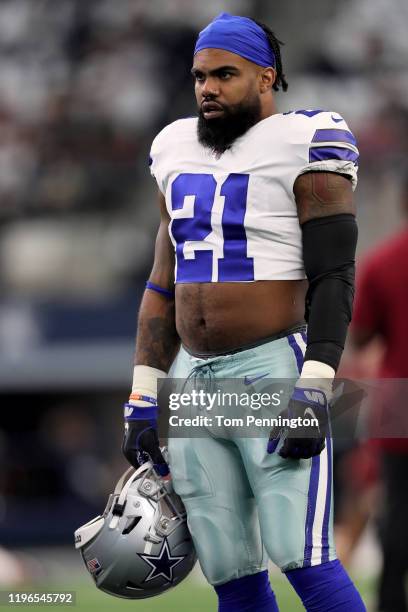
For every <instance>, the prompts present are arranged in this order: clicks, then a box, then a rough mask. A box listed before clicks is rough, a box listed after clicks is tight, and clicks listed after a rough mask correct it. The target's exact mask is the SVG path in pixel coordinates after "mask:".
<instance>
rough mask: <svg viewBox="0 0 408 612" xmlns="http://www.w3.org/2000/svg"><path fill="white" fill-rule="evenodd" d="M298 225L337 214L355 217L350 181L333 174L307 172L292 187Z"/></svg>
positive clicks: (340, 175) (342, 176)
mask: <svg viewBox="0 0 408 612" xmlns="http://www.w3.org/2000/svg"><path fill="white" fill-rule="evenodd" d="M293 191H294V194H295V199H296V205H297V209H298V216H299V223H300V225H302V224H303V223H306V221H310V220H311V219H316V218H319V217H329V216H331V215H339V214H344V213H347V214H353V215H355V206H354V204H353V190H352V186H351V181H350V180H349V179H348V178H347V177H346V176H344V175H342V174H336V173H334V172H307V173H306V174H302V175H301V176H299V177H298V178H297V179H296V181H295V185H294V189H293Z"/></svg>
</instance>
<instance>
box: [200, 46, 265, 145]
mask: <svg viewBox="0 0 408 612" xmlns="http://www.w3.org/2000/svg"><path fill="white" fill-rule="evenodd" d="M260 71H261V69H260V68H259V67H258V66H256V65H255V64H252V62H248V61H247V60H245V59H244V58H242V57H240V56H239V55H236V54H235V53H230V52H229V51H223V50H222V49H203V51H200V52H199V53H197V54H196V55H195V57H194V65H193V68H192V74H193V76H194V80H195V94H196V98H197V104H198V112H199V121H198V138H199V140H200V142H201V144H203V145H204V146H208V147H209V148H211V149H212V150H213V151H214V152H216V153H223V152H224V151H225V150H226V149H228V148H230V147H231V145H232V143H233V142H234V140H235V139H236V138H238V137H239V136H242V134H244V133H245V132H246V131H247V130H248V129H249V128H250V127H252V126H253V125H254V124H255V123H257V122H258V121H259V119H260V115H261V101H260V91H259V82H260Z"/></svg>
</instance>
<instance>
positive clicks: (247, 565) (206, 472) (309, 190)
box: [123, 13, 365, 612]
mask: <svg viewBox="0 0 408 612" xmlns="http://www.w3.org/2000/svg"><path fill="white" fill-rule="evenodd" d="M192 74H193V77H194V80H195V92H196V98H197V104H198V108H199V112H198V119H196V118H189V119H182V120H179V121H175V122H174V123H172V124H170V125H168V126H167V127H165V128H164V129H163V130H162V131H161V132H160V133H159V134H158V136H157V137H156V138H155V140H154V142H153V145H152V149H151V156H150V166H151V171H152V174H153V176H154V177H155V179H156V181H157V184H158V187H159V193H158V197H159V203H160V210H161V224H160V228H159V232H158V235H157V240H156V251H155V260H154V265H153V270H152V273H151V275H150V278H149V280H148V282H147V284H146V291H145V294H144V297H143V301H142V305H141V308H140V312H139V324H138V333H137V342H136V359H135V369H134V378H133V387H132V393H131V396H130V399H129V403H128V404H126V405H125V420H126V423H125V438H124V444H123V450H124V453H125V456H126V458H127V459H128V460H129V462H130V463H131V464H132V465H134V466H135V467H137V466H139V465H140V463H142V462H143V461H144V460H145V457H146V455H147V456H148V457H150V459H151V460H152V462H153V464H154V466H155V468H156V470H157V471H158V473H160V474H161V475H163V476H166V475H167V474H168V472H169V470H168V466H167V464H166V463H165V461H164V459H163V456H162V454H161V451H160V448H159V441H158V435H157V415H158V403H157V384H158V381H160V380H161V379H164V378H166V376H167V372H168V371H169V369H170V366H171V364H172V362H173V360H174V363H173V365H172V369H171V374H172V376H173V377H174V378H181V379H187V378H191V377H195V376H197V377H202V378H204V379H207V380H211V377H215V378H216V379H222V378H235V379H237V380H242V379H243V378H244V375H245V379H246V378H249V379H251V381H252V383H249V382H248V383H246V384H255V380H258V379H259V378H264V376H270V377H271V378H281V377H282V378H291V377H294V378H297V379H298V380H297V382H296V386H295V389H294V391H293V394H292V397H291V399H290V401H289V407H288V408H286V407H285V409H284V411H283V412H282V413H281V414H282V416H284V415H287V414H288V410H289V414H290V415H292V416H293V415H296V416H297V417H299V418H300V420H302V417H303V416H304V415H310V414H312V415H313V416H314V422H315V423H316V422H318V425H316V424H315V425H312V426H311V427H308V426H307V425H305V426H303V425H302V426H300V429H298V430H296V431H295V432H294V431H293V430H292V431H291V433H290V434H289V432H288V430H287V429H286V428H285V427H283V428H281V427H277V428H275V429H273V430H272V431H271V432H270V434H269V441H268V431H267V430H266V431H263V432H262V434H263V435H262V436H260V437H259V438H257V439H250V438H242V439H241V438H239V439H238V438H234V439H233V440H232V442H233V444H231V440H225V439H223V438H222V437H215V436H213V435H211V432H210V433H209V432H207V431H206V430H205V429H204V430H203V431H202V437H199V438H195V439H189V438H173V437H171V438H170V440H169V451H170V464H171V472H172V478H173V482H174V486H175V490H176V492H177V493H179V494H180V495H181V497H182V499H183V501H184V503H185V506H186V509H187V515H188V523H189V527H190V530H191V533H192V537H193V540H194V544H195V547H196V549H197V553H198V557H199V560H200V563H201V567H202V569H203V571H204V574H205V575H206V577H207V580H208V581H209V582H210V584H212V585H213V586H214V588H215V590H216V593H217V595H218V598H219V612H239V611H241V610H242V611H244V610H245V611H248V610H254V611H256V612H274V611H277V610H278V607H277V604H276V600H275V597H274V594H273V592H272V590H271V587H270V585H269V579H268V573H267V570H266V567H267V559H266V558H265V556H264V554H263V546H265V548H266V550H267V553H268V555H269V557H270V559H271V560H272V561H273V562H274V563H276V564H277V565H278V566H279V567H280V568H281V570H282V571H283V572H284V573H285V575H286V577H287V578H288V580H289V582H290V583H291V585H292V586H293V588H294V589H295V590H296V592H297V593H298V595H299V597H300V598H301V599H302V602H303V605H304V606H305V608H306V609H307V610H308V611H310V612H312V611H313V612H320V611H321V612H327V610H328V609H331V610H333V612H334V611H335V610H336V611H338V612H340V611H343V612H345V611H346V610H347V611H349V610H353V612H358V611H360V610H361V611H363V610H365V606H364V604H363V602H362V600H361V598H360V595H359V594H358V592H357V590H356V588H355V586H354V584H353V583H352V581H351V580H350V578H349V577H348V575H347V573H346V572H345V570H344V568H343V567H342V565H341V563H340V562H339V560H338V559H337V558H336V553H335V550H334V544H333V534H332V521H331V518H330V516H331V515H332V502H331V480H332V473H331V466H332V457H331V440H330V436H327V438H326V434H325V432H326V426H327V418H328V417H327V415H328V401H329V398H330V397H331V388H332V383H333V378H334V376H335V372H336V369H337V367H338V365H339V361H340V357H341V353H342V349H343V346H344V340H345V336H346V332H347V327H348V323H349V320H350V316H351V302H352V295H353V283H354V252H355V246H356V240H357V231H356V223H355V218H354V216H355V210H354V206H353V198H352V192H353V188H355V186H356V183H357V174H356V165H357V159H358V150H357V148H356V141H355V138H354V136H353V134H352V133H351V132H350V131H349V129H348V126H347V124H346V123H345V121H344V119H343V118H342V117H341V116H339V115H338V114H337V113H334V112H325V111H320V110H298V111H292V112H288V113H283V114H280V113H278V112H277V109H276V105H275V98H274V95H273V90H275V91H278V90H279V88H282V89H283V90H284V91H285V90H286V89H287V82H286V79H285V75H284V72H283V68H282V61H281V55H280V43H279V41H278V40H277V39H276V37H275V35H274V34H273V32H272V31H271V30H270V29H269V28H268V27H267V26H266V25H264V24H262V23H259V22H256V21H254V20H251V19H249V18H243V17H237V16H232V15H229V14H226V13H223V14H221V15H219V16H218V17H217V18H216V19H214V21H212V22H211V23H210V24H209V26H207V28H205V29H204V30H203V31H202V32H200V34H199V37H198V40H197V43H196V47H195V53H194V65H193V69H192ZM261 124H262V125H261ZM237 171H239V172H240V173H239V174H237ZM217 185H218V186H217ZM218 194H221V196H223V197H222V198H220V197H219V195H218ZM293 194H294V195H293ZM220 200H222V204H221V202H220ZM222 205H223V206H224V208H223V210H222V208H221V206H222ZM190 206H191V208H190ZM170 221H171V223H170ZM249 255H251V256H249ZM305 276H307V278H308V280H309V290H308V292H307V297H306V309H307V313H308V321H309V327H308V338H306V335H305V333H304V332H305V327H304V321H303V316H304V307H305V289H306V287H305V283H304V279H305ZM254 281H256V282H254ZM174 283H176V290H175V291H174ZM249 304H250V305H251V308H248V305H249ZM180 344H181V348H180ZM260 372H261V374H260ZM265 372H266V373H265ZM259 374H260V375H259ZM311 379H313V380H311ZM191 410H192V414H194V410H195V409H194V408H193V407H191ZM197 414H199V412H198V413H197ZM316 419H317V421H316ZM261 534H262V535H261ZM220 542H221V543H222V545H220Z"/></svg>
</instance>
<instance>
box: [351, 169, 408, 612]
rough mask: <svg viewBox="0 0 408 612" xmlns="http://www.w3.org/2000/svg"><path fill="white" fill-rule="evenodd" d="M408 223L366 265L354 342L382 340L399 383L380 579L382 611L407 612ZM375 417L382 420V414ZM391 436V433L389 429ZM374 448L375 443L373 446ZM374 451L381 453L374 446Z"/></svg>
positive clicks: (386, 471) (383, 455)
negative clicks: (407, 392)
mask: <svg viewBox="0 0 408 612" xmlns="http://www.w3.org/2000/svg"><path fill="white" fill-rule="evenodd" d="M402 206H403V211H404V215H405V217H407V216H408V177H406V178H405V183H404V185H403V190H402ZM407 262H408V224H407V223H406V222H405V226H404V227H403V228H402V230H400V231H399V232H398V233H397V234H395V235H393V236H392V237H391V238H389V239H388V240H386V241H385V242H383V243H381V244H379V245H377V246H376V248H375V250H373V251H372V252H371V253H369V254H368V255H367V256H366V257H365V259H364V261H363V263H362V264H361V267H360V270H359V273H358V282H357V292H356V302H355V308H354V313H353V320H352V326H351V341H352V345H353V346H354V348H355V349H356V350H357V351H358V350H360V351H362V350H363V349H365V348H367V347H369V345H370V343H373V342H375V341H378V340H380V342H381V343H382V345H383V348H384V351H383V354H382V358H381V362H380V365H379V368H378V372H377V376H378V377H379V378H383V379H387V378H388V379H403V380H402V383H401V384H400V383H399V382H398V380H396V381H395V383H394V384H393V385H392V387H391V385H390V386H389V387H388V388H389V389H390V390H391V392H390V393H388V397H387V401H386V402H385V405H384V408H381V407H380V406H379V405H376V404H375V405H374V406H372V410H373V411H374V412H375V411H377V410H382V411H383V412H382V414H381V415H380V417H379V422H380V427H381V426H382V425H381V424H385V428H386V426H387V422H388V423H391V424H392V430H391V432H390V433H388V435H389V437H383V438H380V437H379V436H380V435H381V433H382V432H381V430H378V429H376V430H375V431H374V432H372V433H373V435H374V436H375V437H376V440H375V445H376V446H377V447H378V449H379V451H380V460H381V468H382V473H381V476H382V479H383V486H384V505H383V508H382V516H381V517H380V542H381V548H382V554H383V567H382V571H381V576H380V581H379V596H378V597H379V603H378V606H379V608H378V609H379V610H380V612H407V609H408V607H407V595H406V590H405V580H406V576H407V570H408V521H407V516H408V487H407V471H408V439H407V438H406V437H402V438H398V437H397V436H398V431H400V432H401V434H400V435H404V432H405V435H406V431H407V427H406V424H407V414H406V388H404V381H406V379H407V378H408V353H407V343H408V316H407V314H408V265H407ZM374 418H375V419H376V421H378V418H377V416H376V414H374ZM383 433H384V435H385V436H386V435H387V431H386V430H384V431H383ZM372 444H373V442H372ZM374 452H376V449H375V448H374Z"/></svg>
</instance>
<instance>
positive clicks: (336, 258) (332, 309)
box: [302, 214, 358, 370]
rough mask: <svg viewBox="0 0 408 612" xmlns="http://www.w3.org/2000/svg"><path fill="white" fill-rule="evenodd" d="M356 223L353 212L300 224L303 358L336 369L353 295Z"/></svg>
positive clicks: (345, 333) (349, 316)
mask: <svg viewBox="0 0 408 612" xmlns="http://www.w3.org/2000/svg"><path fill="white" fill-rule="evenodd" d="M357 235H358V230H357V224H356V220H355V218H354V216H353V215H351V214H340V215H333V216H330V217H320V218H318V219H312V220H310V221H307V222H306V223H304V224H303V225H302V239H303V260H304V266H305V272H306V276H307V278H308V281H309V289H308V292H307V295H306V312H305V318H306V321H307V322H308V345H307V349H306V354H305V361H306V360H315V361H321V362H323V363H327V364H328V365H330V366H331V367H332V368H334V369H335V370H337V368H338V365H339V362H340V358H341V354H342V352H343V349H344V343H345V340H346V335H347V328H348V325H349V323H350V321H351V315H352V307H353V298H354V275H355V252H356V245H357Z"/></svg>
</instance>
